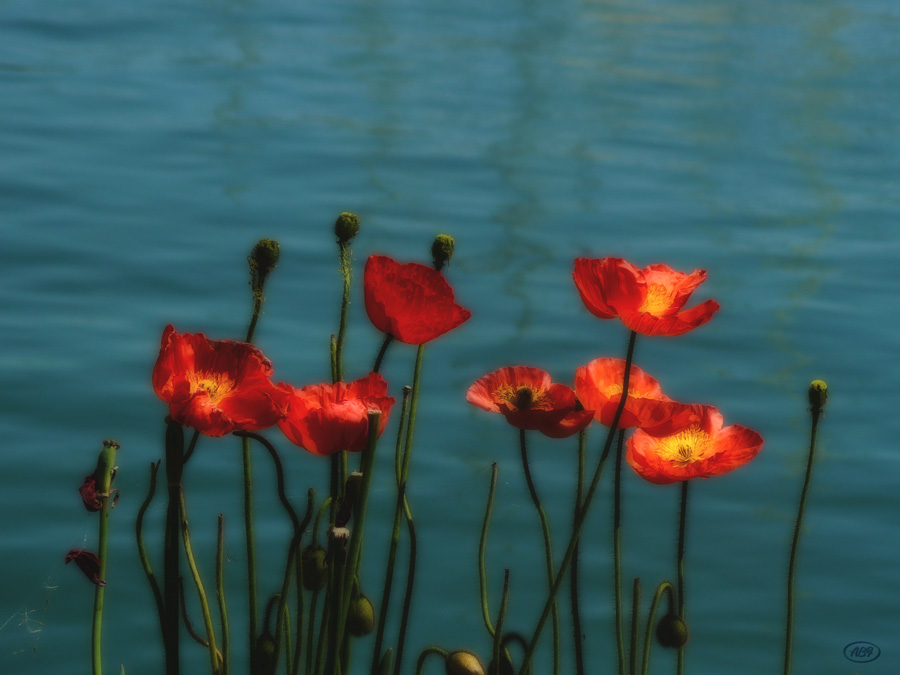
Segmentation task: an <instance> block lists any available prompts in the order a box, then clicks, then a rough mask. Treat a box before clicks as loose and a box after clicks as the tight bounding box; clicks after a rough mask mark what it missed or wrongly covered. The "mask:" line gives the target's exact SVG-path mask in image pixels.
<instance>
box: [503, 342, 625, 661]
mask: <svg viewBox="0 0 900 675" xmlns="http://www.w3.org/2000/svg"><path fill="white" fill-rule="evenodd" d="M636 339H637V333H635V332H634V331H631V336H630V337H629V340H628V352H627V354H626V356H625V377H624V379H623V382H622V398H621V399H620V400H619V407H618V408H616V414H615V416H614V417H613V422H612V426H611V427H610V428H609V433H608V434H607V435H606V443H605V444H604V446H603V452H602V453H601V454H600V461H599V462H598V464H597V470H596V471H595V472H594V477H593V479H592V480H591V485H590V487H589V488H588V492H587V494H586V495H585V498H584V503H583V504H582V507H581V511H580V512H579V514H578V518H577V522H576V523H575V527H574V528H572V536H571V537H570V538H569V544H568V546H567V547H566V552H565V555H564V556H563V560H562V562H561V563H560V566H559V571H558V572H557V573H556V580H555V581H554V582H553V587H552V588H551V589H550V595H549V597H548V598H547V600H546V602H545V603H544V609H543V611H542V612H541V617H540V619H538V623H537V626H536V627H535V629H534V634H533V635H532V637H531V642H529V643H528V649H527V650H526V651H525V658H524V659H523V661H522V666H521V668H520V669H519V675H526V674H527V673H528V669H529V668H530V666H531V660H532V658H534V650H535V648H536V647H537V642H538V639H539V638H540V636H541V630H542V629H543V627H544V624H545V623H546V622H547V617H548V616H549V615H550V611H551V608H552V607H553V601H554V599H555V598H556V594H557V592H559V588H560V586H561V585H562V581H563V577H564V576H565V574H566V570H568V569H569V564H570V563H571V561H572V555H573V553H574V551H575V546H576V545H577V543H578V537H579V536H580V535H581V529H582V528H583V527H584V521H585V520H586V519H587V514H588V511H589V510H590V508H591V502H592V500H593V499H594V493H595V492H596V491H597V486H598V485H599V484H600V477H601V476H602V475H603V467H604V466H605V465H606V458H607V457H608V456H609V451H610V449H611V448H612V442H613V438H614V437H615V433H616V429H617V428H618V426H619V419H620V418H621V417H622V411H623V410H624V409H625V401H627V400H628V381H629V376H630V375H631V363H632V361H633V360H634V343H635V340H636Z"/></svg>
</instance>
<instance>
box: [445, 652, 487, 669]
mask: <svg viewBox="0 0 900 675" xmlns="http://www.w3.org/2000/svg"><path fill="white" fill-rule="evenodd" d="M444 663H445V665H446V668H447V675H485V673H484V666H483V665H481V661H479V660H478V657H477V656H475V655H474V654H473V653H472V652H467V651H465V650H463V649H458V650H457V651H455V652H450V654H449V655H448V656H447V660H446V661H445V662H444Z"/></svg>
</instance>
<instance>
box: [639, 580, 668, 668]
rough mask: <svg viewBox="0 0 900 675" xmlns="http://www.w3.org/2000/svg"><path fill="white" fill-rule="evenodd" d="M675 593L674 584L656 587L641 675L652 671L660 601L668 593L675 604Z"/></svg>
mask: <svg viewBox="0 0 900 675" xmlns="http://www.w3.org/2000/svg"><path fill="white" fill-rule="evenodd" d="M674 592H675V591H674V590H673V589H672V584H670V583H669V582H668V581H663V582H662V583H661V584H660V585H659V586H657V587H656V594H655V595H654V596H653V603H652V604H651V605H650V614H649V615H648V616H647V632H646V633H645V635H644V663H643V665H642V667H641V675H647V673H648V672H649V671H650V644H651V643H652V642H653V624H655V623H656V608H657V607H659V601H660V598H662V594H663V593H668V594H669V604H670V605H672V604H674V602H673V598H672V595H673V594H674Z"/></svg>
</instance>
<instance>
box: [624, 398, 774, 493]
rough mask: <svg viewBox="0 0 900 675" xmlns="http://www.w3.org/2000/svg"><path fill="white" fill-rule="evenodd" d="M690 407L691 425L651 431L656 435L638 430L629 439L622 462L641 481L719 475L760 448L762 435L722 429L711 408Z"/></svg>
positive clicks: (674, 480) (672, 480)
mask: <svg viewBox="0 0 900 675" xmlns="http://www.w3.org/2000/svg"><path fill="white" fill-rule="evenodd" d="M690 407H691V408H693V409H694V412H695V414H696V419H695V421H694V422H691V423H690V424H687V425H684V426H675V425H669V428H668V429H659V430H654V433H657V432H659V433H658V435H656V436H651V435H650V434H648V433H647V432H646V431H642V430H641V429H638V430H637V431H635V432H634V435H633V436H632V437H631V438H629V439H628V451H627V453H626V455H625V459H626V460H627V461H628V463H629V464H630V465H631V468H633V469H634V470H635V471H636V472H637V473H638V475H640V476H641V477H642V478H646V479H647V480H648V481H650V482H651V483H674V482H676V481H684V480H690V479H691V478H709V477H710V476H718V475H720V474H723V473H728V472H729V471H731V470H733V469H736V468H738V467H739V466H743V465H744V464H746V463H747V462H749V461H750V460H751V459H753V458H754V457H756V454H757V453H758V452H759V450H760V448H762V445H763V439H762V436H760V435H759V434H758V433H757V432H755V431H753V430H752V429H747V428H746V427H741V426H738V425H733V426H730V427H723V426H722V424H723V420H722V415H721V413H719V411H718V410H716V409H715V408H714V407H713V406H711V405H692V406H690Z"/></svg>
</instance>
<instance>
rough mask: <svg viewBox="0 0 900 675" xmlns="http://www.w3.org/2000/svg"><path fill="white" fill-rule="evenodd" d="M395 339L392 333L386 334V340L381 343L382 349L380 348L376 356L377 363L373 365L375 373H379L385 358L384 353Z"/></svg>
mask: <svg viewBox="0 0 900 675" xmlns="http://www.w3.org/2000/svg"><path fill="white" fill-rule="evenodd" d="M393 340H394V336H393V335H391V334H390V333H385V334H384V342H382V343H381V349H379V350H378V356H376V357H375V365H374V366H372V372H373V373H377V372H378V371H380V370H381V362H382V361H383V360H384V355H385V353H386V352H387V348H388V347H389V346H390V344H391V342H392V341H393Z"/></svg>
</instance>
